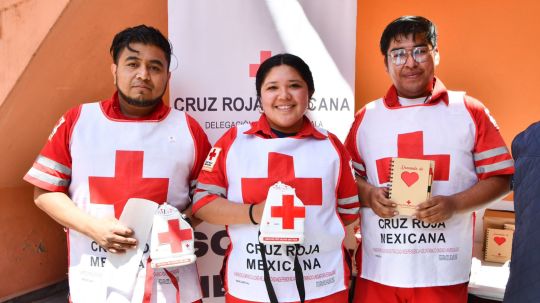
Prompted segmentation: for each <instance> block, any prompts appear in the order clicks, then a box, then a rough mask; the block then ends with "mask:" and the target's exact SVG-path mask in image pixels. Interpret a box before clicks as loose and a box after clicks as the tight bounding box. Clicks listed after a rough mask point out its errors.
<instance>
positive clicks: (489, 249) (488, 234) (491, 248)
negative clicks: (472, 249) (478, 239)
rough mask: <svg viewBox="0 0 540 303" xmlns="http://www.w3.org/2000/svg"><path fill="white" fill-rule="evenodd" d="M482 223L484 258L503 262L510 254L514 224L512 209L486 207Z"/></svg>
mask: <svg viewBox="0 0 540 303" xmlns="http://www.w3.org/2000/svg"><path fill="white" fill-rule="evenodd" d="M483 219H484V220H483V225H484V232H483V234H484V260H485V261H488V262H498V263H504V262H506V261H508V260H510V257H511V256H512V239H513V237H514V231H513V230H512V229H511V228H512V226H513V225H514V224H515V221H516V219H515V214H514V212H513V211H504V210H494V209H486V210H485V212H484V218H483Z"/></svg>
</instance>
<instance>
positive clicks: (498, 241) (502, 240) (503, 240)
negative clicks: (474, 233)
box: [493, 237, 506, 245]
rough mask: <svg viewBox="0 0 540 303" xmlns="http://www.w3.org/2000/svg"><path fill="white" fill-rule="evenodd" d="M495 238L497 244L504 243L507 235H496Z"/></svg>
mask: <svg viewBox="0 0 540 303" xmlns="http://www.w3.org/2000/svg"><path fill="white" fill-rule="evenodd" d="M493 240H494V241H495V243H497V245H502V244H503V243H504V242H506V238H505V237H494V238H493Z"/></svg>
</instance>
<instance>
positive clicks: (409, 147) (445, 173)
mask: <svg viewBox="0 0 540 303" xmlns="http://www.w3.org/2000/svg"><path fill="white" fill-rule="evenodd" d="M397 141H398V142H397V145H398V154H397V157H399V158H410V159H425V160H433V161H435V174H434V176H433V180H437V181H448V179H449V175H450V155H424V132H422V131H417V132H413V133H407V134H399V135H398V140H397ZM391 160H392V158H391V157H388V158H382V159H378V160H377V161H376V165H377V175H378V176H379V183H381V184H383V183H386V182H390V175H389V172H390V161H391Z"/></svg>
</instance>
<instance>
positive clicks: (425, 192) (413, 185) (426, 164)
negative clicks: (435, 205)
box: [389, 158, 435, 216]
mask: <svg viewBox="0 0 540 303" xmlns="http://www.w3.org/2000/svg"><path fill="white" fill-rule="evenodd" d="M434 170H435V161H432V160H421V159H407V158H392V162H391V169H390V191H389V198H390V199H391V200H392V201H394V202H396V204H397V211H398V212H399V215H403V216H412V215H413V214H414V213H415V212H416V206H417V205H418V204H420V203H422V202H424V201H426V200H427V199H428V198H429V197H430V196H431V183H432V180H433V172H434Z"/></svg>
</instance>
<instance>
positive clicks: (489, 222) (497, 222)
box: [482, 209, 516, 235]
mask: <svg viewBox="0 0 540 303" xmlns="http://www.w3.org/2000/svg"><path fill="white" fill-rule="evenodd" d="M515 222H516V216H515V214H514V212H513V211H506V210H494V209H486V211H485V212H484V231H483V233H482V234H483V235H485V234H486V230H487V229H488V228H498V229H503V228H504V224H515Z"/></svg>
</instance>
